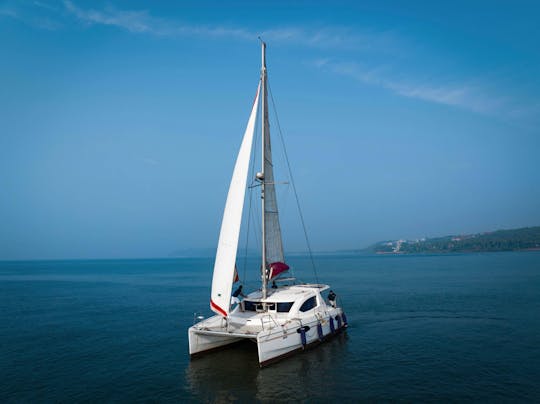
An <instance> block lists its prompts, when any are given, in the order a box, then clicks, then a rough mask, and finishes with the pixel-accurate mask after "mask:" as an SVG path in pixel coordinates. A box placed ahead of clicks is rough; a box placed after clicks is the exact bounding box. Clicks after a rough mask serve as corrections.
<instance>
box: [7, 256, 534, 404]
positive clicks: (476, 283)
mask: <svg viewBox="0 0 540 404" xmlns="http://www.w3.org/2000/svg"><path fill="white" fill-rule="evenodd" d="M290 261H291V263H292V264H293V265H294V266H295V268H297V276H299V275H302V274H304V272H305V277H306V278H309V271H308V268H309V260H308V259H307V258H304V257H291V259H290ZM212 265H213V262H212V259H210V258H192V259H188V258H183V259H168V260H114V261H104V260H96V261H42V262H38V261H33V262H0V402H72V401H78V402H80V401H100V402H101V401H107V402H124V401H125V402H133V401H153V402H168V401H170V402H179V401H181V402H183V401H192V402H197V401H204V402H216V401H217V402H231V401H233V402H234V401H237V402H238V401H239V402H270V401H297V402H323V401H329V400H332V401H335V400H346V401H380V400H405V401H443V400H444V401H482V402H488V401H489V402H493V401H497V402H498V401H519V402H523V401H536V402H538V401H540V253H538V252H523V253H489V254H465V255H458V254H456V255H435V256H426V255H418V256H362V255H344V256H337V255H335V256H320V257H317V268H318V275H319V278H320V280H321V281H325V282H327V283H330V284H331V285H332V288H333V289H334V290H335V291H336V292H337V293H338V295H339V297H340V299H341V302H342V304H343V306H344V308H345V311H346V313H347V316H348V320H349V329H348V330H347V332H346V333H345V334H341V335H340V336H338V337H336V338H334V339H333V340H331V341H329V342H327V343H324V344H322V345H320V346H318V347H317V348H315V349H313V350H309V351H306V352H302V353H300V354H298V355H296V356H294V357H291V358H289V359H287V360H285V361H282V362H279V363H277V364H275V365H273V366H270V367H268V368H264V369H259V367H258V362H257V352H256V349H255V346H254V345H251V344H243V345H238V346H236V347H234V348H231V349H228V350H223V351H220V352H216V353H214V354H212V355H208V356H206V357H203V358H200V359H197V360H193V361H190V359H189V355H188V343H187V328H188V327H189V326H190V325H191V324H192V322H193V313H194V312H197V311H204V312H205V313H206V314H209V310H208V294H209V283H210V281H211V271H212ZM253 267H256V265H253Z"/></svg>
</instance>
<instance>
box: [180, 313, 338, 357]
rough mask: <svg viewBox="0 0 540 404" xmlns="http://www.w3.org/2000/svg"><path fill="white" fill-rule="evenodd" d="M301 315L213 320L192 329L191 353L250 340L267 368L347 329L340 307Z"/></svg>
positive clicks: (252, 315) (244, 315)
mask: <svg viewBox="0 0 540 404" xmlns="http://www.w3.org/2000/svg"><path fill="white" fill-rule="evenodd" d="M297 314H300V315H301V316H298V317H295V318H287V316H280V315H279V314H277V313H274V314H269V313H268V312H266V313H246V312H239V311H237V312H235V313H232V314H231V315H230V317H229V318H228V320H227V321H226V320H225V319H224V318H223V317H221V316H213V317H210V318H208V319H206V320H203V321H201V322H199V323H197V324H195V325H194V326H192V327H190V328H189V353H190V355H191V357H195V356H198V355H200V354H203V353H206V352H209V351H212V350H215V349H218V348H222V347H225V346H227V345H230V344H233V343H235V342H238V341H241V340H242V339H250V340H252V341H253V342H256V343H257V351H258V355H259V364H260V365H261V366H265V365H268V364H270V363H272V362H275V361H277V360H279V359H281V358H284V357H286V356H289V355H291V354H292V353H294V352H295V351H298V350H303V349H305V348H306V347H307V346H309V345H314V344H317V343H319V342H321V341H323V340H326V339H328V338H330V337H332V336H333V335H335V334H337V333H339V332H341V331H342V330H343V329H344V328H346V326H347V325H346V323H345V321H344V316H343V311H342V309H341V308H339V307H338V308H333V307H330V306H326V305H323V306H322V307H321V306H319V307H318V308H316V309H314V310H310V313H305V314H304V313H297ZM330 318H332V321H333V325H334V327H333V331H332V327H331V324H330V322H331V320H330ZM338 318H339V321H338ZM319 324H320V331H319V329H318V325H319ZM319 333H320V334H321V335H319Z"/></svg>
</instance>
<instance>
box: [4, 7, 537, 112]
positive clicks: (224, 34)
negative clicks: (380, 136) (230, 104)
mask: <svg viewBox="0 0 540 404" xmlns="http://www.w3.org/2000/svg"><path fill="white" fill-rule="evenodd" d="M15 4H19V5H21V4H22V5H24V7H22V6H21V7H19V8H7V7H4V8H0V15H4V16H7V17H10V18H14V19H18V20H21V21H23V22H25V23H26V24H28V25H33V26H34V27H37V28H40V29H49V30H53V29H57V28H59V27H61V26H63V24H66V25H69V24H73V21H76V22H77V23H78V24H82V25H83V26H87V27H92V26H99V25H101V26H109V27H115V28H118V29H121V30H125V31H128V32H131V33H133V34H137V35H154V36H166V37H178V38H182V37H188V38H200V39H203V40H204V39H224V40H241V41H253V40H255V39H256V38H257V37H258V36H261V37H263V38H264V39H265V40H266V41H268V42H271V43H275V44H282V45H286V46H296V47H303V48H311V49H316V50H317V51H318V52H319V54H325V53H326V55H324V56H328V54H332V55H334V56H335V53H336V52H341V55H342V59H341V60H342V61H340V62H335V61H334V59H333V58H332V57H323V58H321V59H318V60H317V61H315V62H313V65H314V66H316V67H317V68H320V69H322V70H324V71H327V72H329V73H332V74H339V75H342V76H346V77H350V78H351V79H353V80H356V81H359V82H362V83H364V84H369V85H373V86H377V87H380V88H383V89H386V90H388V91H391V92H393V93H395V94H398V95H400V96H403V97H407V98H411V99H419V100H423V101H426V102H432V103H437V104H442V105H448V106H453V107H458V108H462V109H466V110H469V111H473V112H477V113H482V114H491V115H496V114H500V113H501V111H504V114H505V116H507V117H508V118H510V119H520V118H524V117H525V116H530V115H531V114H534V113H536V112H537V111H538V107H535V108H529V107H524V106H520V105H516V103H513V102H512V101H511V100H510V99H509V98H505V97H501V96H494V95H492V94H490V93H489V92H488V91H486V89H485V88H483V87H482V86H481V85H478V84H476V82H475V80H466V79H461V81H460V80H459V79H457V80H454V81H451V80H447V79H444V78H443V77H444V72H440V73H441V74H439V75H438V77H437V75H431V77H434V78H433V79H430V80H426V79H422V80H419V79H417V78H415V77H406V73H403V70H402V69H399V70H397V69H395V68H393V67H392V66H391V65H384V66H375V67H374V66H366V65H363V64H360V63H358V62H356V61H357V60H359V58H360V57H362V52H364V51H367V52H370V55H373V54H375V55H379V56H380V55H382V54H385V53H394V54H398V53H400V52H401V53H403V54H405V56H404V57H405V58H406V59H405V60H411V59H414V57H415V56H414V51H411V52H409V53H410V54H407V52H406V51H404V50H403V49H405V48H406V49H409V50H410V49H411V48H412V47H414V45H412V46H409V47H407V46H404V43H405V41H404V40H403V39H402V38H400V36H399V35H397V34H395V33H393V32H391V31H388V32H373V31H369V30H366V31H364V32H361V31H360V30H358V29H352V28H348V27H340V26H324V27H319V28H309V27H304V26H288V27H270V28H267V29H263V30H262V31H260V32H256V31H253V30H250V29H248V28H246V27H241V26H225V25H204V24H197V25H194V24H189V23H185V22H181V21H178V20H172V19H167V18H160V17H156V16H153V15H151V14H150V13H149V12H148V11H147V10H127V9H119V8H116V7H115V6H113V5H112V4H109V5H107V6H105V7H103V8H93V7H84V6H81V5H79V4H78V3H76V2H74V1H72V0H63V2H62V3H54V4H53V5H51V4H49V3H47V2H45V1H44V0H39V1H38V0H36V1H34V2H33V3H32V7H33V8H34V9H41V10H42V13H41V14H40V13H35V14H34V15H27V14H28V12H29V7H28V5H27V3H15ZM25 13H26V14H25ZM53 16H55V17H56V19H55V18H53ZM364 54H365V53H364ZM394 59H395V57H393V58H391V59H390V60H394ZM385 60H388V58H386V59H385ZM387 63H388V62H387ZM389 63H393V62H391V61H390V62H389ZM398 71H399V72H400V73H397V72H398ZM531 111H533V112H531Z"/></svg>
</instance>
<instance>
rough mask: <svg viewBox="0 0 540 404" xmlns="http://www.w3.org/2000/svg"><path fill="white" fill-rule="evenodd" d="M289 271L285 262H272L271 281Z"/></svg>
mask: <svg viewBox="0 0 540 404" xmlns="http://www.w3.org/2000/svg"><path fill="white" fill-rule="evenodd" d="M288 269H289V266H288V265H287V264H285V263H284V262H272V263H271V264H270V277H269V279H272V278H275V277H276V276H278V275H279V274H280V273H282V272H285V271H286V270H288Z"/></svg>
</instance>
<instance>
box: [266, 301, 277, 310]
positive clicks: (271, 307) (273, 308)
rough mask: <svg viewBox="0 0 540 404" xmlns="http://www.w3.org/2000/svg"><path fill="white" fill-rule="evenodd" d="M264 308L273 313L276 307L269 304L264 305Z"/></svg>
mask: <svg viewBox="0 0 540 404" xmlns="http://www.w3.org/2000/svg"><path fill="white" fill-rule="evenodd" d="M266 308H267V309H268V310H271V311H275V310H276V305H275V304H274V303H269V304H267V305H266Z"/></svg>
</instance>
